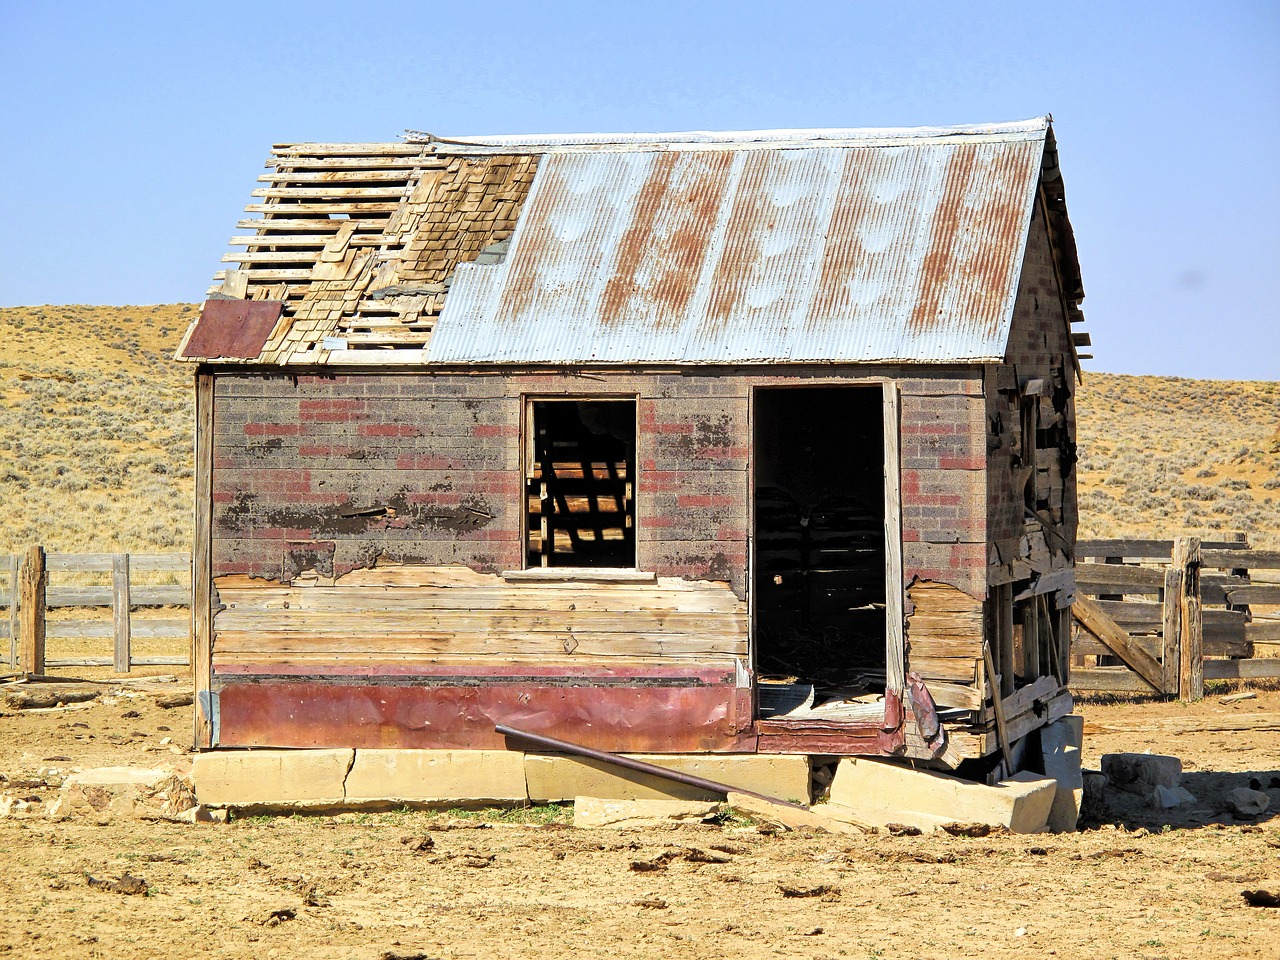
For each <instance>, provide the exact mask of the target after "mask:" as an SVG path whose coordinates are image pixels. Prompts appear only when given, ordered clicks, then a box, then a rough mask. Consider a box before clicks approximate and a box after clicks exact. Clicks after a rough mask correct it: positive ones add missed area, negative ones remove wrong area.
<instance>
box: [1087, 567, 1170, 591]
mask: <svg viewBox="0 0 1280 960" xmlns="http://www.w3.org/2000/svg"><path fill="white" fill-rule="evenodd" d="M1076 588H1077V589H1078V590H1080V591H1081V592H1083V593H1143V592H1147V591H1150V592H1155V591H1156V590H1162V589H1164V570H1163V569H1162V568H1156V567H1136V566H1133V565H1131V564H1123V563H1082V564H1079V565H1078V566H1077V567H1076ZM1121 588H1125V589H1121Z"/></svg>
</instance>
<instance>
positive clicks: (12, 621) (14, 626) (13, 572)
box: [9, 553, 22, 670]
mask: <svg viewBox="0 0 1280 960" xmlns="http://www.w3.org/2000/svg"><path fill="white" fill-rule="evenodd" d="M18 569H19V560H18V555H17V554H16V553H11V554H9V666H11V667H13V669H15V670H17V669H18V634H19V631H20V630H21V629H22V622H21V620H19V618H18Z"/></svg>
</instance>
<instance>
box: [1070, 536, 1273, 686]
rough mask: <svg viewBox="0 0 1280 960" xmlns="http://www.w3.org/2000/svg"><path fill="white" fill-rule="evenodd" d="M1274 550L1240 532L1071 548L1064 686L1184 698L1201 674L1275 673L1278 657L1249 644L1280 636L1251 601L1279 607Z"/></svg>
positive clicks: (1087, 543) (1084, 543)
mask: <svg viewBox="0 0 1280 960" xmlns="http://www.w3.org/2000/svg"><path fill="white" fill-rule="evenodd" d="M1264 570H1265V571H1273V570H1280V552H1277V551H1264V550H1250V549H1248V544H1247V543H1246V542H1244V541H1243V538H1240V539H1238V540H1224V541H1205V542H1201V541H1200V540H1199V539H1198V538H1196V537H1179V538H1177V539H1176V540H1092V541H1081V542H1080V543H1079V544H1077V546H1076V598H1075V604H1074V605H1073V607H1072V615H1073V620H1074V621H1075V629H1074V630H1073V631H1072V642H1071V680H1070V683H1071V688H1072V689H1073V690H1077V691H1106V692H1116V693H1147V694H1159V695H1167V696H1177V697H1179V698H1181V699H1184V700H1192V699H1197V698H1199V697H1201V696H1203V695H1204V681H1205V680H1206V679H1210V680H1213V679H1245V678H1263V677H1280V657H1255V656H1254V652H1255V650H1254V645H1255V644H1262V643H1275V642H1280V618H1274V617H1271V616H1257V615H1255V613H1254V611H1253V609H1252V607H1253V606H1254V605H1267V604H1280V582H1257V581H1255V580H1254V579H1253V577H1252V575H1251V574H1252V573H1253V572H1256V571H1264Z"/></svg>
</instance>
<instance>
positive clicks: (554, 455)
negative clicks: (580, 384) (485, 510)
mask: <svg viewBox="0 0 1280 960" xmlns="http://www.w3.org/2000/svg"><path fill="white" fill-rule="evenodd" d="M527 410H528V418H527V421H526V422H527V427H526V443H527V448H526V453H525V459H526V465H525V470H526V474H525V476H526V484H525V497H526V502H527V518H528V519H527V525H526V532H527V543H528V553H527V557H526V563H527V565H528V566H530V567H634V566H635V565H636V524H635V463H636V402H635V401H634V400H531V401H529V404H528V408H527Z"/></svg>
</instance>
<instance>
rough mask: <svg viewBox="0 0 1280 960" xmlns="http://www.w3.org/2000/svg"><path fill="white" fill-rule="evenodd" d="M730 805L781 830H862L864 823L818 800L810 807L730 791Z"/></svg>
mask: <svg viewBox="0 0 1280 960" xmlns="http://www.w3.org/2000/svg"><path fill="white" fill-rule="evenodd" d="M727 799H728V802H729V809H731V810H733V811H734V812H736V813H742V814H746V815H747V816H749V817H751V818H752V819H753V820H759V821H762V822H764V823H766V824H770V825H772V826H774V827H779V828H781V829H783V830H800V829H808V830H826V831H827V832H829V833H862V832H863V830H864V829H866V827H867V825H866V824H863V823H861V822H859V821H858V820H857V819H856V818H855V817H854V816H853V815H852V814H851V813H850V812H849V811H847V810H843V809H838V808H835V807H833V805H832V804H829V803H821V804H818V806H816V807H813V808H811V809H808V810H806V809H804V808H803V807H795V806H791V805H788V804H781V803H774V802H772V801H769V800H765V799H763V798H761V797H753V796H751V795H750V794H747V793H730V794H729V796H728V798H727Z"/></svg>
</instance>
